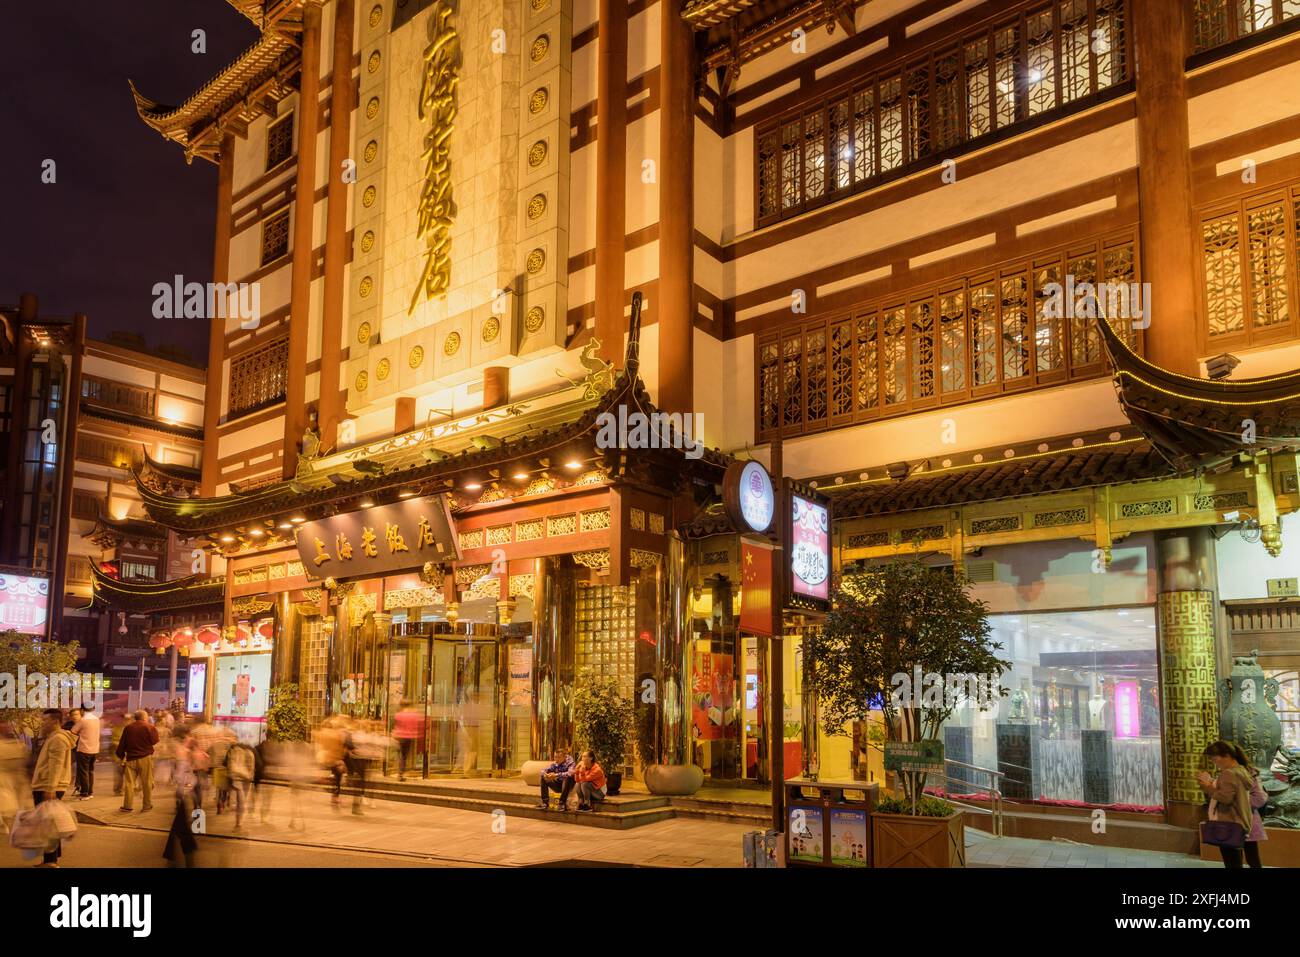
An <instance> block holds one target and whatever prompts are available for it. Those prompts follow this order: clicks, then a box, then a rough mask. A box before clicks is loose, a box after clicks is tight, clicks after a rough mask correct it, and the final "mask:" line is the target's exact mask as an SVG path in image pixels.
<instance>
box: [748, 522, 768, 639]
mask: <svg viewBox="0 0 1300 957" xmlns="http://www.w3.org/2000/svg"><path fill="white" fill-rule="evenodd" d="M740 585H741V587H740V628H741V630H742V631H747V632H749V633H750V634H754V635H770V634H772V548H771V546H769V545H767V544H765V543H762V542H750V541H746V540H745V539H741V541H740Z"/></svg>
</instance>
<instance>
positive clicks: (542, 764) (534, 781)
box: [519, 761, 551, 788]
mask: <svg viewBox="0 0 1300 957" xmlns="http://www.w3.org/2000/svg"><path fill="white" fill-rule="evenodd" d="M550 766H551V762H550V761H525V762H524V763H523V766H522V767H521V768H520V769H519V774H520V776H521V777H522V778H523V779H524V783H525V784H527V785H528V786H529V787H530V788H536V787H541V785H542V772H543V771H545V770H546V769H547V768H549V767H550Z"/></svg>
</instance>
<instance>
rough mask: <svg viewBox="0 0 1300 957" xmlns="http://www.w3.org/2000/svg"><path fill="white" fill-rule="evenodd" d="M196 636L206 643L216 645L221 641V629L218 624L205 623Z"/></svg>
mask: <svg viewBox="0 0 1300 957" xmlns="http://www.w3.org/2000/svg"><path fill="white" fill-rule="evenodd" d="M195 637H197V638H198V640H199V641H200V642H201V643H203V644H205V645H215V644H217V643H218V642H219V641H221V629H219V628H218V627H217V626H216V625H204V626H203V627H202V628H200V629H199V632H198V634H197V635H196V636H195Z"/></svg>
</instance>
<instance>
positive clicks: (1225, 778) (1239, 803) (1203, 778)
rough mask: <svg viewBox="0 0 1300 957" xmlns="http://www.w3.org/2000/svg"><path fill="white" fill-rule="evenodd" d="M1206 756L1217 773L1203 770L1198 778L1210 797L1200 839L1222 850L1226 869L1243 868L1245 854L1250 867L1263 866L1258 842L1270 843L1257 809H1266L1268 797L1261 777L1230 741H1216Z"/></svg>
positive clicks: (1239, 749) (1220, 851) (1198, 781)
mask: <svg viewBox="0 0 1300 957" xmlns="http://www.w3.org/2000/svg"><path fill="white" fill-rule="evenodd" d="M1205 755H1206V757H1208V758H1209V759H1210V760H1211V761H1213V762H1214V766H1215V768H1216V770H1217V771H1218V774H1217V775H1213V776H1211V775H1210V774H1209V773H1208V772H1206V771H1202V772H1201V773H1200V774H1198V775H1197V776H1196V780H1197V783H1198V784H1199V785H1200V786H1201V790H1202V791H1204V792H1205V794H1206V795H1207V796H1208V797H1209V798H1210V810H1209V820H1207V821H1206V822H1205V823H1203V824H1202V825H1201V840H1202V841H1204V842H1205V843H1207V844H1214V845H1216V846H1217V847H1218V848H1219V854H1220V856H1221V857H1222V858H1223V866H1224V867H1234V868H1237V867H1241V859H1242V855H1243V853H1244V855H1245V858H1246V863H1247V864H1249V865H1250V866H1251V867H1262V866H1263V865H1261V864H1260V860H1259V842H1260V841H1262V840H1267V835H1266V834H1265V833H1264V826H1263V823H1262V822H1261V821H1260V818H1259V813H1258V810H1257V808H1259V807H1263V806H1264V803H1265V801H1266V800H1267V797H1266V796H1265V795H1264V793H1263V790H1264V789H1263V788H1262V787H1261V786H1260V784H1259V777H1258V774H1257V773H1255V771H1254V769H1253V768H1252V767H1251V766H1250V759H1249V758H1247V757H1246V754H1245V752H1244V751H1242V750H1241V748H1240V747H1238V746H1237V745H1236V744H1233V743H1232V742H1231V741H1215V742H1214V743H1213V744H1211V745H1210V746H1209V747H1207V748H1206V749H1205ZM1261 797H1264V800H1260V798H1261Z"/></svg>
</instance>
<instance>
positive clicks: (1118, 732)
mask: <svg viewBox="0 0 1300 957" xmlns="http://www.w3.org/2000/svg"><path fill="white" fill-rule="evenodd" d="M1155 618H1156V616H1155V610H1154V609H1153V608H1151V607H1149V606H1143V607H1134V608H1112V609H1097V610H1088V611H1075V612H1049V613H1041V614H1038V613H1034V614H1012V615H993V616H991V617H990V618H989V624H990V625H991V627H992V631H993V638H994V640H996V641H998V642H1001V644H1002V646H1003V648H1002V651H1001V652H999V657H1001V658H1002V659H1003V660H1006V661H1009V662H1010V664H1011V668H1010V670H1008V671H1007V672H1006V673H1005V674H1004V675H1003V676H1002V681H1001V684H1002V687H1003V688H1006V689H1008V694H1007V695H1006V696H1004V697H1001V698H996V697H995V698H994V699H993V702H992V704H991V706H989V707H988V708H986V709H983V710H981V709H980V708H979V707H978V702H976V701H973V700H971V699H968V698H965V697H964V696H963V697H961V698H959V703H958V707H957V709H956V711H954V712H953V714H952V716H951V717H950V718H949V719H948V720H947V721H946V722H945V724H944V728H943V739H944V745H945V754H946V756H947V757H948V758H950V759H952V760H955V761H961V762H963V763H966V764H971V765H975V766H977V767H981V768H990V769H994V770H999V771H1001V772H1003V775H1004V776H1003V777H1002V793H1003V797H1004V798H1006V799H1008V800H1022V801H1042V802H1048V803H1062V804H1082V805H1100V806H1105V805H1114V804H1122V805H1131V806H1134V807H1137V808H1151V809H1155V808H1159V807H1160V806H1161V805H1162V803H1163V798H1162V793H1163V792H1162V780H1163V768H1162V759H1161V739H1160V715H1161V701H1160V683H1159V661H1158V656H1157V645H1156V620H1155ZM951 773H952V778H953V779H954V780H950V781H949V782H948V783H947V788H948V790H949V791H950V792H952V793H954V794H963V793H966V794H972V793H977V792H978V791H979V790H980V789H982V788H983V787H985V786H986V782H987V776H985V775H982V774H979V773H977V772H969V771H962V770H961V769H959V768H954V769H952V771H951Z"/></svg>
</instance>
